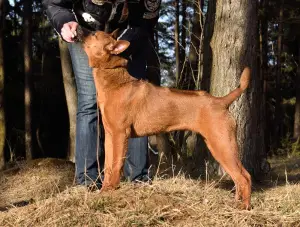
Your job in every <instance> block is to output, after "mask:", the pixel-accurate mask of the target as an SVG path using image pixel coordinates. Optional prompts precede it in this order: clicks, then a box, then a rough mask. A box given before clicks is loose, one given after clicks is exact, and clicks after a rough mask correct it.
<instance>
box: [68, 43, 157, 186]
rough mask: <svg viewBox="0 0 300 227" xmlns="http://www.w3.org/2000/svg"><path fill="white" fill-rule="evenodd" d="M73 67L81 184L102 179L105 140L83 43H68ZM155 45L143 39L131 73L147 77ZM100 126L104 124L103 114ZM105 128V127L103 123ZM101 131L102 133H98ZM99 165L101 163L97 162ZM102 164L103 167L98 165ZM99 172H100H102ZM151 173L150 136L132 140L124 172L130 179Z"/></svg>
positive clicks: (130, 62) (77, 164)
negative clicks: (149, 53) (151, 53)
mask: <svg viewBox="0 0 300 227" xmlns="http://www.w3.org/2000/svg"><path fill="white" fill-rule="evenodd" d="M68 46H69V51H70V55H71V59H72V64H73V70H74V74H75V79H76V86H77V95H78V106H77V123H76V156H75V162H76V179H77V182H78V183H79V184H86V185H88V184H90V183H92V182H95V181H96V182H99V183H100V182H101V180H100V178H99V176H101V172H102V171H103V167H104V145H103V143H104V139H103V136H102V135H103V133H101V130H98V127H97V126H98V108H97V103H96V89H95V84H94V79H93V75H92V69H91V68H90V67H89V65H88V58H87V55H86V53H85V52H84V50H83V48H82V45H81V44H80V43H69V44H68ZM149 48H152V45H151V43H150V42H149V40H145V42H143V49H141V50H139V51H136V52H135V53H134V54H133V55H132V56H131V57H130V59H131V60H130V61H129V64H128V71H129V73H130V74H131V75H132V76H134V77H136V78H140V79H145V77H146V68H147V60H146V59H147V53H148V52H149ZM100 125H102V122H101V117H100ZM102 127H103V126H102ZM99 131H100V132H99ZM98 164H99V165H98ZM99 166H100V169H99V168H98V167H99ZM99 171H100V173H99ZM147 174H148V138H147V137H141V138H132V139H129V144H128V152H127V159H126V160H125V165H124V175H125V177H126V178H129V179H130V180H135V179H138V178H139V177H142V176H144V175H147Z"/></svg>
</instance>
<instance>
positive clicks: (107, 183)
mask: <svg viewBox="0 0 300 227" xmlns="http://www.w3.org/2000/svg"><path fill="white" fill-rule="evenodd" d="M106 134H109V133H106ZM106 134H105V136H106ZM127 148H128V136H127V133H126V131H122V132H114V133H112V134H109V135H108V141H107V136H106V137H105V170H104V171H105V174H104V184H103V187H102V188H103V190H106V189H114V188H116V187H118V185H119V183H120V174H121V170H122V167H123V164H124V161H125V155H126V151H127Z"/></svg>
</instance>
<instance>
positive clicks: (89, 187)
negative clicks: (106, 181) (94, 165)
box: [86, 182, 102, 192]
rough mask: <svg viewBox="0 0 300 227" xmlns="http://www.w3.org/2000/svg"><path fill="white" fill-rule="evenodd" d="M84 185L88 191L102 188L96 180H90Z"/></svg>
mask: <svg viewBox="0 0 300 227" xmlns="http://www.w3.org/2000/svg"><path fill="white" fill-rule="evenodd" d="M86 187H87V190H88V191H89V192H94V191H98V190H100V189H101V188H102V184H101V183H98V182H92V183H90V184H87V185H86Z"/></svg>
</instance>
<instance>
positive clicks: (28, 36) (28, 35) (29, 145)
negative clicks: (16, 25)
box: [23, 0, 33, 160]
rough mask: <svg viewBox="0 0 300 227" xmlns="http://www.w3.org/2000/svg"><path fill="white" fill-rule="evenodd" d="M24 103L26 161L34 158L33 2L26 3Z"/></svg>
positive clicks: (30, 0) (24, 23)
mask: <svg viewBox="0 0 300 227" xmlns="http://www.w3.org/2000/svg"><path fill="white" fill-rule="evenodd" d="M23 28H24V34H23V43H24V44H23V45H24V76H25V80H24V101H25V152H26V159H27V160H31V159H32V158H33V129H32V125H33V122H32V121H33V119H32V87H33V86H32V0H27V1H24V18H23Z"/></svg>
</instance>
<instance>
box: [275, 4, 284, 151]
mask: <svg viewBox="0 0 300 227" xmlns="http://www.w3.org/2000/svg"><path fill="white" fill-rule="evenodd" d="M283 4H284V0H281V4H280V10H279V21H278V39H277V73H276V93H275V100H276V104H275V122H274V123H275V135H274V147H275V148H277V147H278V146H279V145H280V129H281V119H282V117H281V92H280V87H281V86H280V80H281V53H282V36H283Z"/></svg>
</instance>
